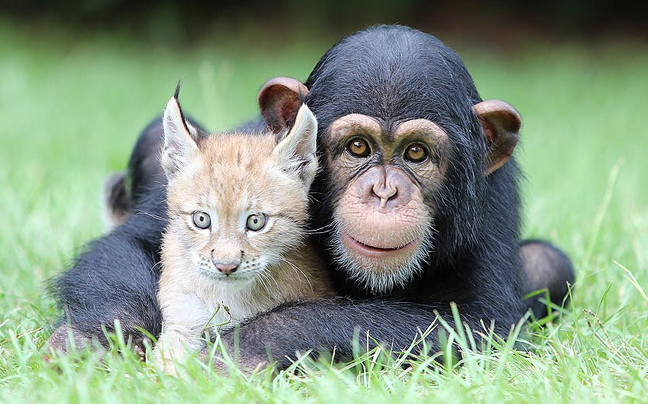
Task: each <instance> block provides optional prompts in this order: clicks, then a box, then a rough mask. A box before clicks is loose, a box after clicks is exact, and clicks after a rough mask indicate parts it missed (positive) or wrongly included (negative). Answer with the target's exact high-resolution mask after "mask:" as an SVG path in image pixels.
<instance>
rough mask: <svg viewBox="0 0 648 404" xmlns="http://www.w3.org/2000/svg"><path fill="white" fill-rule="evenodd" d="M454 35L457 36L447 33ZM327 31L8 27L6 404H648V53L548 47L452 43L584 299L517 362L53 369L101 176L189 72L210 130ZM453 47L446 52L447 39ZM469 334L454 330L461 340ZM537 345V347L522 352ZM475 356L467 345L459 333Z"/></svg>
mask: <svg viewBox="0 0 648 404" xmlns="http://www.w3.org/2000/svg"><path fill="white" fill-rule="evenodd" d="M442 39H446V38H442ZM332 41H333V39H331V40H329V38H326V39H323V38H318V39H312V40H309V39H308V38H305V39H304V38H303V37H302V38H301V39H300V41H299V42H289V43H286V44H284V46H282V47H279V46H277V47H276V48H274V49H271V50H255V47H254V46H253V44H248V43H246V44H240V43H236V42H231V41H223V40H221V39H220V37H219V36H213V37H211V38H209V40H204V41H202V42H201V43H199V44H194V45H193V46H191V47H189V48H187V49H181V48H178V47H175V48H174V47H167V46H164V45H161V42H159V41H158V42H156V41H135V40H133V39H132V38H131V37H129V36H128V35H127V34H111V35H108V34H98V33H83V34H80V33H79V32H70V31H66V30H62V29H54V28H51V27H49V28H42V27H41V28H38V27H36V28H34V27H28V26H25V25H23V24H20V25H19V24H16V23H11V22H9V21H4V20H3V21H2V24H0V139H1V143H0V145H1V146H0V184H1V186H2V192H0V218H2V222H3V226H2V228H1V230H0V263H1V264H0V402H39V403H43V404H44V403H50V402H80V403H85V402H88V403H90V402H92V403H98V402H124V403H130V402H133V403H135V402H137V403H146V402H173V401H180V402H184V401H201V402H246V403H247V402H250V401H252V402H310V403H319V402H336V403H338V402H339V403H352V402H362V403H364V402H367V401H369V400H370V401H371V402H374V403H376V404H377V403H382V402H385V403H391V402H395V401H397V402H399V403H407V402H421V401H422V400H425V401H429V402H444V403H455V402H467V403H468V402H469V403H472V402H492V403H503V402H512V403H513V402H514V403H527V402H529V403H544V402H552V403H561V402H565V403H567V402H569V403H579V402H587V403H595V402H602V403H603V402H609V403H617V402H621V401H623V402H635V401H636V402H641V401H644V400H645V399H646V397H648V334H647V333H646V329H648V296H647V295H646V293H648V273H647V269H648V186H647V185H648V163H646V159H645V157H644V155H645V153H646V150H648V129H647V123H646V113H647V110H646V101H648V97H647V95H648V74H647V73H646V72H648V48H646V47H642V46H631V45H627V44H625V43H624V42H621V41H611V42H609V43H603V44H581V43H571V44H559V45H550V44H548V43H543V42H538V43H536V44H533V45H528V46H525V47H522V48H520V49H518V50H515V51H512V52H511V51H508V52H507V53H505V54H503V53H500V52H497V51H490V50H487V49H478V48H476V47H470V46H465V45H464V46H462V45H458V46H455V47H456V48H457V50H458V51H459V53H460V54H461V56H462V57H463V58H464V60H465V62H466V64H467V65H468V68H469V69H470V71H471V72H472V73H473V75H474V78H475V81H476V83H477V87H478V89H479V91H480V93H481V94H482V96H483V97H484V98H485V99H488V98H497V99H503V100H506V101H508V102H510V103H511V104H513V105H514V106H516V107H517V108H518V109H519V111H520V113H521V114H522V117H523V128H522V134H521V139H522V140H521V147H520V148H519V149H518V151H517V152H516V153H517V156H518V157H519V159H520V161H521V163H522V165H523V167H524V168H525V171H526V178H527V179H526V181H525V183H524V200H525V209H524V212H525V230H524V234H525V236H527V237H542V238H546V239H549V240H551V241H552V242H554V243H556V244H558V245H560V246H561V247H562V248H564V249H565V250H566V251H567V252H568V253H569V254H570V256H571V257H572V258H573V260H574V263H575V266H576V269H577V272H578V275H577V284H576V287H575V291H574V296H573V305H572V306H571V307H569V308H568V309H567V310H566V311H565V312H564V313H562V316H561V318H560V319H559V320H558V321H557V322H555V323H554V324H550V325H548V326H547V327H546V328H544V329H538V328H536V327H531V328H530V332H529V333H526V334H522V335H521V336H520V337H519V338H520V340H523V342H521V343H520V344H521V345H524V346H527V347H529V348H530V350H529V351H515V350H512V349H511V348H510V346H509V345H505V346H502V347H500V348H499V349H497V350H495V351H493V352H485V353H479V354H478V353H473V354H466V355H465V357H464V361H463V363H462V364H461V365H460V366H447V367H443V366H432V367H430V366H427V365H428V364H429V363H426V362H424V361H423V360H422V361H419V362H415V363H414V364H412V365H411V366H402V364H401V363H399V362H398V361H393V360H389V359H385V358H384V357H383V356H382V355H381V353H380V352H371V353H370V354H368V355H363V356H361V357H359V358H358V359H357V360H356V361H354V362H352V363H350V364H347V365H335V366H330V365H328V364H325V363H318V364H310V365H308V366H307V369H306V370H305V371H302V372H300V373H295V372H294V371H292V370H291V371H288V372H285V373H282V374H280V375H279V376H278V377H276V378H272V377H270V375H268V374H260V375H254V376H246V375H242V374H240V373H238V372H236V371H233V372H232V375H229V376H224V375H219V374H215V373H213V372H208V373H204V372H203V371H202V369H201V368H200V367H199V365H197V364H194V365H192V366H190V368H189V369H188V371H189V374H190V377H189V378H188V379H185V380H176V379H173V378H170V377H167V376H165V375H161V374H159V373H157V372H156V371H155V370H153V369H149V368H146V367H145V366H143V365H142V364H140V363H139V362H138V361H137V360H136V359H135V358H134V357H132V356H129V355H127V356H126V357H122V356H119V355H117V354H114V355H109V356H108V357H107V358H105V359H104V360H103V361H102V362H100V361H99V359H98V357H97V356H96V355H92V354H90V355H88V356H87V357H85V358H83V360H81V361H77V360H75V358H61V359H55V360H54V361H53V363H46V362H44V361H43V359H42V355H43V354H44V350H43V345H44V343H45V341H46V339H47V337H48V335H49V333H50V332H51V328H50V325H51V323H50V322H51V320H52V319H53V318H54V317H55V316H56V315H57V312H56V311H55V309H54V307H53V303H52V301H51V299H49V298H47V297H46V296H45V289H44V282H45V280H47V279H48V278H50V277H51V276H54V275H56V274H57V273H59V272H60V271H61V270H63V269H64V268H65V267H66V265H68V264H69V263H70V261H71V260H72V258H73V257H74V255H75V254H76V253H77V252H78V251H79V250H80V249H81V248H82V246H83V244H84V243H85V242H87V241H88V240H90V239H92V238H93V237H96V236H98V235H99V234H101V232H102V231H104V230H105V228H104V225H103V223H104V222H103V218H102V213H101V209H100V194H101V190H102V182H103V179H104V178H105V177H106V176H107V175H108V174H109V173H110V172H113V171H116V170H120V169H122V168H123V167H124V166H125V164H126V161H127V158H128V153H129V151H130V148H131V147H132V145H133V142H134V140H135V138H136V136H137V133H138V131H139V130H140V129H141V128H143V127H144V125H145V124H146V123H147V122H148V121H149V120H150V119H151V118H152V117H154V116H155V115H156V114H158V113H161V112H162V110H163V108H164V105H165V103H166V101H167V100H168V98H169V97H170V96H171V94H172V93H173V90H174V87H175V83H176V82H177V80H178V79H182V81H183V92H182V102H183V106H184V108H185V109H186V110H187V111H189V112H190V113H191V114H192V115H194V116H195V117H196V118H197V119H198V120H199V121H201V122H202V123H203V124H204V125H205V126H207V127H208V128H211V129H221V130H223V129H229V128H232V127H234V126H236V125H237V124H239V123H241V122H243V121H244V120H246V119H249V118H251V117H253V116H254V115H255V114H256V103H255V97H256V92H257V91H258V89H259V88H260V86H261V85H262V83H263V82H264V81H265V80H266V79H268V78H271V77H273V76H277V75H289V76H293V77H296V78H300V79H305V78H306V76H307V74H308V72H309V71H310V70H311V69H312V67H313V66H314V63H315V62H316V60H317V59H318V57H319V56H320V55H321V54H322V53H323V52H324V51H325V50H326V48H328V46H330V45H331V44H332V43H333V42H332ZM450 42H451V41H450ZM459 337H460V335H459ZM524 341H526V343H525V342H524ZM466 344H467V345H469V343H468V342H466Z"/></svg>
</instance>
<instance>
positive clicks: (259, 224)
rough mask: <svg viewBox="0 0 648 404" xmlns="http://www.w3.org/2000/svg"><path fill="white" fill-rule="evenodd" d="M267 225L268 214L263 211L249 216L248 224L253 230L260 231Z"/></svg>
mask: <svg viewBox="0 0 648 404" xmlns="http://www.w3.org/2000/svg"><path fill="white" fill-rule="evenodd" d="M265 225H266V216H265V215H264V214H263V213H258V214H254V215H250V216H248V218H247V223H246V226H247V228H248V229H250V230H252V231H259V230H261V229H263V228H264V227H265Z"/></svg>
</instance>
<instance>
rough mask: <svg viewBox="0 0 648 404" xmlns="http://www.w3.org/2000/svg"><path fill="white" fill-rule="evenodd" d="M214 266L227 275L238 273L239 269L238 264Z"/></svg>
mask: <svg viewBox="0 0 648 404" xmlns="http://www.w3.org/2000/svg"><path fill="white" fill-rule="evenodd" d="M214 266H215V267H216V268H217V269H218V270H219V271H220V272H222V273H224V274H225V275H229V274H231V273H234V272H236V269H237V268H238V264H221V263H218V264H214Z"/></svg>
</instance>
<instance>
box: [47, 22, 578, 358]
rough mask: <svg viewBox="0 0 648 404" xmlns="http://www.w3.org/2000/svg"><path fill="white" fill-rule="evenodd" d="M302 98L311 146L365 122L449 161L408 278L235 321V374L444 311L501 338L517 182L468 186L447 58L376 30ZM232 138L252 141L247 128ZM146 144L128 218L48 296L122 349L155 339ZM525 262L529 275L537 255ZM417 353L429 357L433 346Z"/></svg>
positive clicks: (437, 45)
mask: <svg viewBox="0 0 648 404" xmlns="http://www.w3.org/2000/svg"><path fill="white" fill-rule="evenodd" d="M306 85H307V87H308V88H309V89H310V92H309V93H308V95H307V96H306V102H307V103H308V105H309V107H310V108H311V109H312V110H313V112H314V113H315V115H316V116H317V118H318V122H319V128H320V129H319V130H320V132H319V142H326V141H327V137H326V134H327V128H328V127H329V125H330V124H331V123H332V122H333V121H334V120H335V119H337V118H339V117H341V116H343V115H346V114H349V113H354V112H356V113H362V114H366V115H371V116H374V117H377V118H378V119H380V120H381V121H382V122H383V123H384V124H385V125H389V124H391V123H394V122H398V121H402V120H406V119H412V118H428V119H430V120H432V121H434V122H436V123H438V124H439V125H440V126H441V127H443V128H444V129H445V131H446V132H447V133H448V134H449V136H450V138H451V140H452V156H453V157H452V164H451V166H450V168H449V170H448V173H447V181H446V183H445V189H444V191H443V193H442V194H441V195H430V194H427V195H426V197H427V198H434V200H433V203H434V204H435V205H436V206H438V214H437V215H436V217H435V223H434V226H435V230H434V249H433V250H432V251H430V253H429V256H428V257H427V265H426V268H425V270H424V271H423V273H422V275H420V276H418V277H416V278H415V279H414V280H413V281H411V282H410V283H409V284H407V285H406V286H405V287H403V288H402V289H398V290H394V291H393V292H392V293H389V294H386V295H381V296H375V295H371V294H370V293H369V292H366V291H365V289H363V288H362V287H361V285H357V284H355V283H353V282H351V281H349V280H348V279H347V276H346V274H345V273H344V272H342V271H340V270H337V269H335V268H333V269H332V271H333V272H334V276H335V282H336V286H337V287H338V288H339V290H340V295H341V296H344V297H346V298H342V299H340V300H336V301H331V302H305V303H291V304H286V305H283V306H281V307H279V308H276V309H274V310H272V311H271V312H269V313H266V314H264V315H261V316H259V317H257V318H255V319H252V320H250V321H248V322H247V323H245V324H244V325H242V326H241V327H240V329H239V333H238V345H239V347H240V350H241V359H242V361H244V362H246V363H250V364H252V363H254V361H256V360H261V359H263V358H266V356H267V353H270V354H271V355H272V357H273V358H274V359H275V360H278V363H279V366H285V365H287V364H288V361H287V359H286V357H290V356H293V355H294V354H295V352H296V351H306V350H309V349H314V350H316V351H317V350H324V351H328V352H331V351H332V350H333V349H335V350H336V353H337V354H338V355H341V356H342V357H347V356H349V355H350V353H351V347H352V345H351V343H352V339H353V336H354V334H356V335H357V333H359V335H361V336H364V335H365V333H366V332H369V333H370V335H371V337H372V338H373V339H375V340H377V341H380V342H385V343H387V344H390V345H392V346H393V347H394V348H395V349H402V348H405V347H407V346H409V345H410V343H411V342H412V340H413V339H414V337H415V335H416V333H417V331H418V330H425V329H426V328H427V327H428V326H429V325H430V323H432V321H433V320H434V318H435V312H438V313H439V314H441V316H442V317H444V318H445V319H446V320H448V321H450V322H451V323H452V321H451V320H452V316H451V312H450V302H455V303H456V304H457V305H458V308H459V311H460V313H461V316H462V318H463V321H464V322H465V323H466V324H468V325H470V326H471V327H472V329H473V330H482V329H483V328H482V325H481V322H482V321H483V322H484V323H485V324H487V325H488V324H490V323H491V322H494V324H495V331H496V332H497V333H498V334H500V335H506V333H507V332H508V330H509V328H510V326H511V325H512V324H514V323H516V322H517V321H518V320H519V319H520V318H521V317H522V316H523V314H524V311H525V306H524V305H523V303H522V300H521V296H523V294H524V293H525V287H528V282H526V280H525V278H524V276H525V275H524V272H523V270H522V263H521V259H520V257H519V249H518V242H519V228H520V218H519V207H520V200H519V195H518V179H519V178H520V172H519V169H518V167H517V164H516V162H515V159H514V158H512V159H511V160H509V161H508V162H507V163H506V164H505V165H504V166H503V167H501V168H500V169H498V170H497V171H495V172H494V173H492V174H490V175H489V176H487V177H484V175H483V174H482V173H483V172H484V168H485V164H486V158H485V156H486V145H485V142H484V140H483V139H484V134H483V130H482V128H481V126H480V124H479V121H478V119H477V117H476V116H475V114H474V113H473V111H472V106H473V105H474V104H476V103H478V102H480V101H481V98H480V96H479V94H478V92H477V90H476V88H475V86H474V83H473V81H472V78H471V76H470V74H469V73H468V71H467V70H466V68H465V66H464V65H463V63H462V62H461V60H460V59H459V57H458V56H457V55H456V54H455V53H454V52H453V51H452V50H451V49H449V48H448V47H446V46H445V45H444V44H443V43H441V42H440V41H439V40H437V39H436V38H434V37H432V36H430V35H427V34H423V33H421V32H419V31H416V30H413V29H410V28H406V27H402V26H379V27H374V28H370V29H367V30H364V31H360V32H358V33H355V34H353V35H351V36H349V37H347V38H345V39H343V40H342V41H340V42H339V43H338V44H336V45H335V46H334V47H333V48H331V49H330V50H329V51H328V52H327V53H326V54H325V55H324V56H323V57H322V59H321V60H320V62H319V63H318V64H317V66H316V67H315V69H314V71H313V72H312V74H311V75H310V77H309V79H308V81H307V83H306ZM156 125H157V126H156ZM246 128H259V125H258V122H254V123H250V124H248V125H247V126H246ZM160 130H161V128H160V125H159V123H154V124H152V125H150V126H149V127H148V128H147V129H145V131H144V133H143V134H142V136H141V137H140V140H139V141H138V144H137V145H136V147H135V150H134V151H133V158H132V159H131V163H130V165H129V169H130V171H131V175H132V179H131V181H132V184H131V188H130V189H131V194H132V199H133V202H132V203H133V206H135V212H136V214H134V215H132V216H131V217H129V219H128V220H127V221H126V223H124V224H123V225H122V226H120V227H118V228H116V229H115V230H114V231H113V232H112V233H110V234H108V235H106V236H104V237H102V238H100V239H98V240H97V241H95V242H94V243H92V244H91V245H90V246H89V248H88V250H87V251H86V252H85V253H84V254H82V255H81V256H80V257H79V259H78V260H77V262H76V264H75V266H74V267H73V268H71V269H70V270H68V271H67V272H65V273H64V274H62V275H61V276H60V277H58V278H57V279H56V280H55V282H54V286H55V291H56V292H57V295H58V298H59V300H60V302H61V304H62V306H63V307H64V308H65V309H66V310H67V312H68V313H69V319H70V322H71V324H72V325H73V327H74V328H75V329H78V330H83V331H84V332H86V333H94V334H97V333H100V328H101V324H107V325H110V324H112V319H113V318H115V317H117V318H119V319H120V320H121V322H122V325H123V327H124V329H125V330H126V331H127V332H131V333H135V337H136V338H137V336H138V335H139V334H137V333H136V331H135V330H136V328H137V327H142V328H144V329H146V330H148V331H149V332H151V333H152V334H154V335H156V334H157V333H158V332H159V327H160V314H159V310H158V308H157V303H156V300H155V287H156V281H157V278H158V267H157V266H156V263H157V258H158V249H159V243H160V231H161V230H162V228H163V223H164V221H163V220H158V219H156V218H154V217H152V216H149V215H146V214H143V213H140V211H145V212H148V213H153V214H154V215H156V216H158V217H159V218H164V209H163V196H164V192H163V187H159V186H158V187H155V186H151V185H152V184H151V183H161V182H162V181H161V180H160V179H153V178H156V177H155V176H157V175H159V174H160V173H162V172H161V169H160V168H159V164H157V163H156V164H157V165H155V164H154V163H152V162H151V163H150V164H149V163H148V161H147V158H149V157H150V155H151V149H150V147H152V146H151V145H154V144H156V143H155V142H157V143H158V145H159V142H160V137H161V133H160V132H159V131H160ZM157 150H159V146H158V149H157ZM155 156H156V158H157V154H156V155H155ZM322 168H323V169H322V171H321V173H320V175H319V176H318V179H317V180H316V182H315V184H314V186H313V196H314V198H315V200H316V201H317V202H316V206H314V209H313V211H314V212H315V217H314V220H313V228H320V227H323V226H325V225H327V224H329V223H330V222H331V211H332V207H333V206H334V204H335V203H337V198H338V197H339V196H340V194H341V189H342V187H343V186H344V185H345V184H333V183H330V182H329V181H328V176H327V170H328V167H327V166H326V164H325V163H324V165H323V167H322ZM151 188H152V189H153V191H151ZM143 195H144V196H143ZM428 202H429V201H428ZM328 239H329V235H327V234H323V235H321V236H320V237H319V240H318V242H319V243H318V245H319V246H320V247H321V248H320V249H321V252H322V254H323V256H324V257H326V259H329V262H330V255H329V252H328V250H327V247H326V246H327V243H328ZM545 247H547V248H548V249H550V250H551V249H554V250H556V251H558V252H559V250H557V249H555V248H553V247H552V246H549V245H546V246H545ZM537 257H539V258H538V259H539V260H538V261H537V262H541V260H542V254H539V255H537ZM564 259H566V262H567V263H569V259H568V258H566V256H564ZM562 264H564V262H563V263H562ZM570 265H571V264H570ZM570 268H571V266H570ZM109 329H110V328H109ZM223 338H224V340H225V341H226V342H227V343H229V344H233V343H234V338H235V335H234V334H233V333H232V332H226V333H224V334H223ZM428 341H429V342H431V343H432V345H434V343H435V342H436V334H434V333H433V334H431V335H430V337H429V338H428Z"/></svg>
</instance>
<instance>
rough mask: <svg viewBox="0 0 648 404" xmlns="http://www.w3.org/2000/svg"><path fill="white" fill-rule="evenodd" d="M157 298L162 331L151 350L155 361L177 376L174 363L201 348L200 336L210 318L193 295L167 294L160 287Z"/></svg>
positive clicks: (183, 359)
mask: <svg viewBox="0 0 648 404" xmlns="http://www.w3.org/2000/svg"><path fill="white" fill-rule="evenodd" d="M164 292H167V293H164ZM159 301H160V305H161V307H162V318H163V321H162V334H161V335H160V338H159V339H158V343H157V345H156V346H155V349H154V351H153V355H154V360H155V361H156V362H157V364H158V365H159V366H160V368H161V369H164V371H165V372H167V373H170V374H173V375H177V374H178V373H177V370H176V368H175V364H176V363H183V362H184V361H185V360H186V358H187V356H188V355H189V354H190V353H191V352H194V351H198V350H199V349H200V348H201V347H202V345H203V341H202V339H201V335H202V330H203V328H204V327H205V324H206V323H207V321H209V312H208V310H207V307H206V306H205V305H204V303H203V302H202V301H201V300H200V299H199V298H198V297H197V296H196V295H194V294H188V293H168V291H164V290H162V289H161V290H160V296H159Z"/></svg>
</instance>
